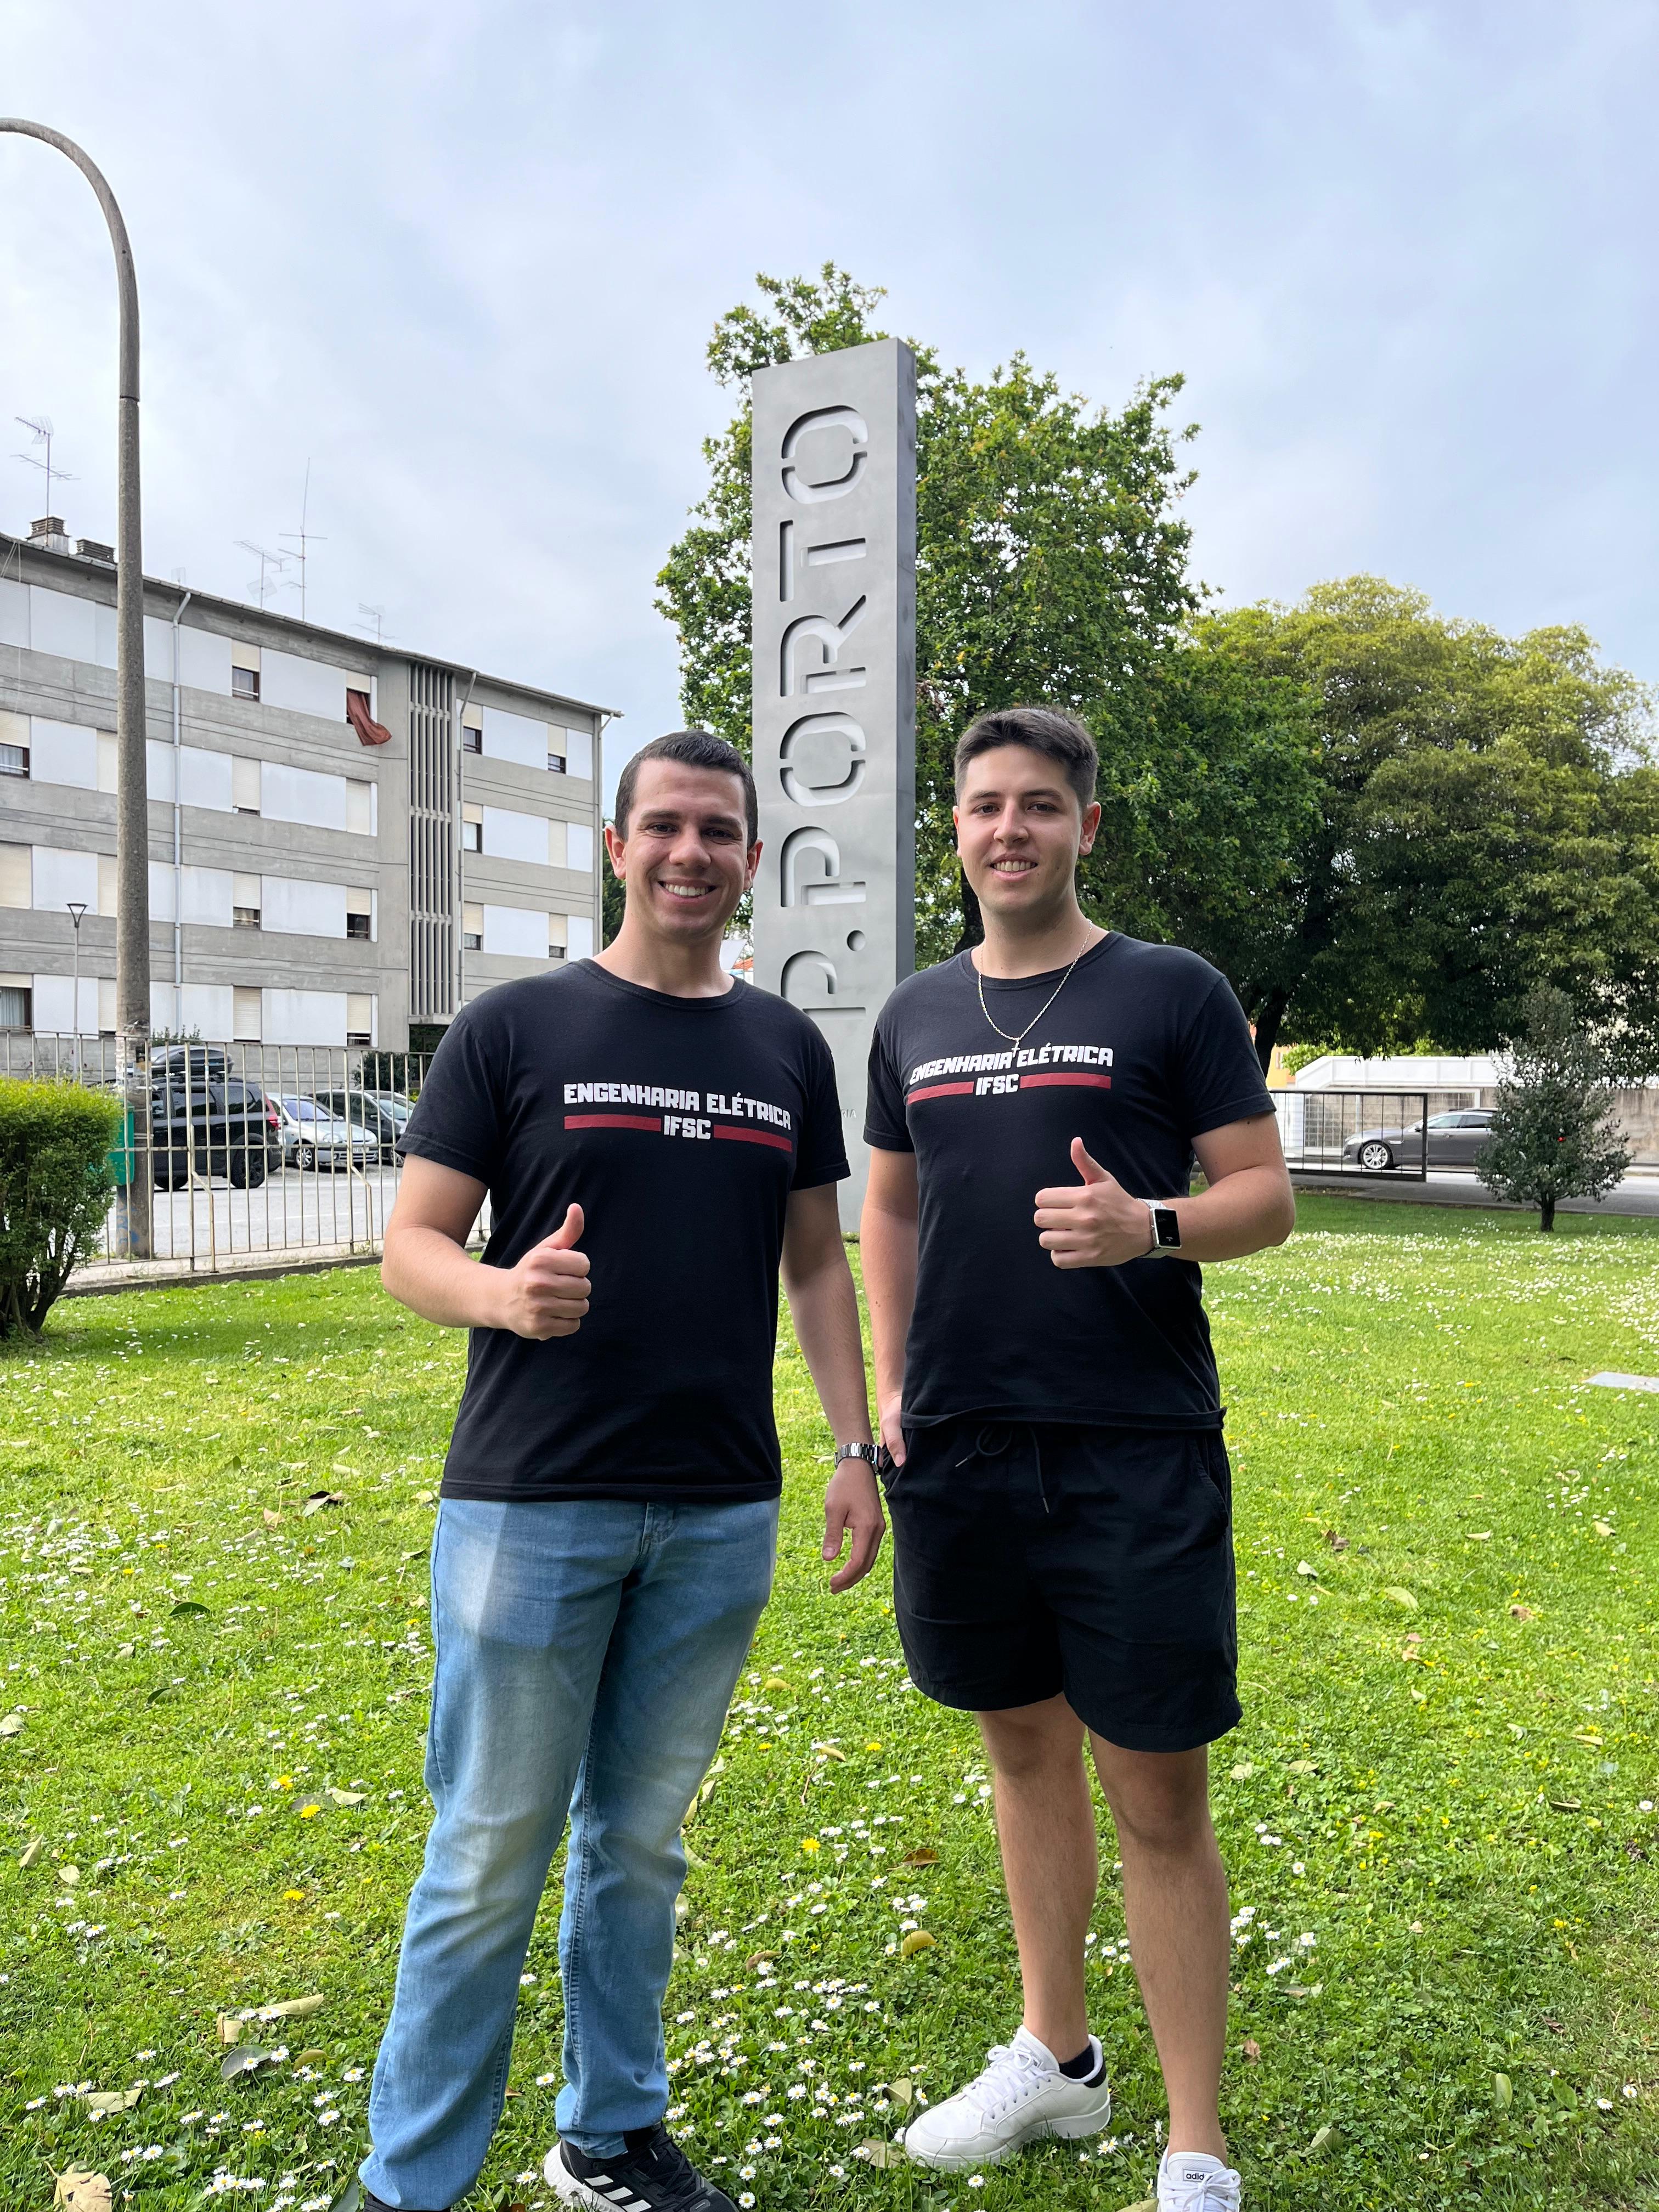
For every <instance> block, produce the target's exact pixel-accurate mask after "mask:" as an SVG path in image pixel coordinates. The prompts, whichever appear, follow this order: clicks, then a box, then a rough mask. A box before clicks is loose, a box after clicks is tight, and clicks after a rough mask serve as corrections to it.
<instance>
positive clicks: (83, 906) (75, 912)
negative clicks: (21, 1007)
mask: <svg viewBox="0 0 1659 2212" xmlns="http://www.w3.org/2000/svg"><path fill="white" fill-rule="evenodd" d="M64 904H65V905H66V906H67V907H68V908H69V918H70V921H72V922H73V923H74V924H75V982H74V986H73V988H74V992H75V996H74V997H73V999H71V1000H70V1005H71V1006H73V1007H74V1009H75V1015H74V1021H75V1073H76V1075H79V1074H80V1073H81V917H82V915H83V914H84V913H85V912H86V910H87V902H86V901H85V900H84V899H66V900H65V901H64Z"/></svg>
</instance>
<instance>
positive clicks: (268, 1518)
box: [259, 1505, 283, 1528]
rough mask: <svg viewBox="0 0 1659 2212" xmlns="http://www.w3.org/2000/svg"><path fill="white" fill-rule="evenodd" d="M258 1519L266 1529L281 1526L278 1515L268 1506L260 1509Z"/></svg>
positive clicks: (280, 1516)
mask: <svg viewBox="0 0 1659 2212" xmlns="http://www.w3.org/2000/svg"><path fill="white" fill-rule="evenodd" d="M259 1517H260V1519H261V1520H262V1521H263V1522H264V1524H265V1526H266V1528H276V1527H278V1526H279V1525H280V1524H281V1522H282V1518H283V1516H282V1515H281V1514H280V1513H274V1512H273V1511H272V1510H271V1509H270V1506H269V1505H267V1506H264V1507H263V1508H262V1509H261V1511H260V1516H259Z"/></svg>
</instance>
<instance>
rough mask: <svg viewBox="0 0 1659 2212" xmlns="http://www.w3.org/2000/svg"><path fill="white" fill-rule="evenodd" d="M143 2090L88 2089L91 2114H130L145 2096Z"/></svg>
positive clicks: (88, 2103)
mask: <svg viewBox="0 0 1659 2212" xmlns="http://www.w3.org/2000/svg"><path fill="white" fill-rule="evenodd" d="M142 2096H143V2090H142V2089H88V2092H87V2110H88V2112H131V2110H132V2108H133V2106H135V2105H136V2104H137V2101H138V2100H139V2098H140V2097H142Z"/></svg>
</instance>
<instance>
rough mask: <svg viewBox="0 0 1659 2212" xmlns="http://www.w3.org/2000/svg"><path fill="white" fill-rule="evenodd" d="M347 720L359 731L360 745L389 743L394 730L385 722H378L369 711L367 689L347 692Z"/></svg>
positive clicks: (358, 740) (358, 739)
mask: <svg viewBox="0 0 1659 2212" xmlns="http://www.w3.org/2000/svg"><path fill="white" fill-rule="evenodd" d="M346 720H347V721H348V722H349V723H350V725H351V726H352V728H353V729H354V730H356V732H357V742H358V744H360V745H389V744H391V743H392V732H391V731H390V730H388V729H387V728H386V725H385V724H384V723H383V722H377V721H376V720H374V716H373V715H372V714H370V713H369V711H368V692H367V691H348V692H347V693H346Z"/></svg>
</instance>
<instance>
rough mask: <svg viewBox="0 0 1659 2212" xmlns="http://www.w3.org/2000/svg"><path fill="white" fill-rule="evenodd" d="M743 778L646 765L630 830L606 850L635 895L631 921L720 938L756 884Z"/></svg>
mask: <svg viewBox="0 0 1659 2212" xmlns="http://www.w3.org/2000/svg"><path fill="white" fill-rule="evenodd" d="M748 836H749V824H748V817H747V815H746V813H745V811H744V788H743V784H742V781H741V780H740V779H739V778H738V777H737V776H735V775H727V774H726V772H725V770H724V769H711V768H691V767H689V766H687V765H686V764H685V763H684V762H682V761H671V760H652V761H647V762H645V763H643V764H642V765H641V769H640V772H639V779H638V781H637V782H636V783H635V788H634V804H633V806H632V808H631V809H630V811H629V818H628V822H627V824H626V828H625V831H624V832H623V833H620V834H619V833H618V831H617V830H616V829H607V830H606V831H605V849H606V851H607V852H608V853H609V854H610V855H611V865H612V866H614V867H615V869H616V871H617V874H618V875H619V876H620V877H621V878H623V883H624V884H626V886H627V890H628V915H629V921H631V922H633V923H634V924H635V927H641V928H644V929H647V930H648V931H649V932H650V933H651V934H652V935H653V937H658V938H663V939H668V940H669V941H670V942H671V943H675V944H680V945H685V944H696V943H699V942H701V941H702V939H705V938H707V937H710V936H714V937H719V936H720V934H721V933H722V932H723V931H724V930H725V927H726V923H727V922H728V921H730V920H731V919H732V915H734V914H735V913H736V912H737V909H738V902H739V901H740V900H741V899H742V897H743V895H744V892H745V891H746V890H748V888H749V886H750V884H751V883H752V882H753V881H754V879H755V870H756V868H757V866H758V865H759V862H760V853H761V848H760V847H759V845H758V844H756V845H753V846H751V845H750V843H749V842H748Z"/></svg>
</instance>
